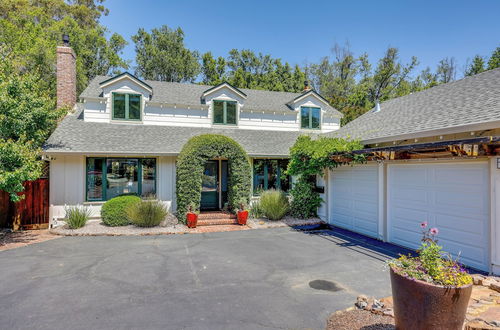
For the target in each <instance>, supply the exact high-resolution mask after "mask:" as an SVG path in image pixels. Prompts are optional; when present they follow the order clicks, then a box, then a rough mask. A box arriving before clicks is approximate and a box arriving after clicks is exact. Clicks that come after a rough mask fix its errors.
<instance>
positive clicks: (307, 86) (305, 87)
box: [304, 80, 311, 92]
mask: <svg viewBox="0 0 500 330" xmlns="http://www.w3.org/2000/svg"><path fill="white" fill-rule="evenodd" d="M310 90H311V86H309V80H305V81H304V92H307V91H310Z"/></svg>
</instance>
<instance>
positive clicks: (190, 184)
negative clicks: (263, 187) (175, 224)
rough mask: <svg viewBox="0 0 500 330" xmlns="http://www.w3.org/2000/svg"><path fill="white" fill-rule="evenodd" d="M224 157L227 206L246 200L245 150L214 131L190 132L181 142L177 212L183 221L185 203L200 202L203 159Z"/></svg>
mask: <svg viewBox="0 0 500 330" xmlns="http://www.w3.org/2000/svg"><path fill="white" fill-rule="evenodd" d="M215 158H226V159H227V160H228V169H229V177H228V202H229V206H230V207H231V208H235V207H237V206H238V204H240V203H245V204H248V201H249V198H250V194H251V188H252V187H251V185H252V181H251V180H252V168H251V166H250V160H249V158H248V155H247V153H246V152H245V150H244V149H243V148H242V147H241V146H240V145H239V144H238V143H237V142H236V141H234V140H233V139H231V138H229V137H227V136H224V135H217V134H203V135H198V136H194V137H192V138H191V139H189V141H188V142H187V143H186V144H185V145H184V147H183V148H182V150H181V153H180V154H179V157H178V158H177V171H176V179H177V181H176V195H177V214H178V218H179V220H180V221H184V219H185V214H186V212H187V210H188V208H189V205H191V204H195V205H196V206H197V207H199V206H200V201H201V188H202V175H203V169H204V167H205V163H206V161H207V160H210V159H215Z"/></svg>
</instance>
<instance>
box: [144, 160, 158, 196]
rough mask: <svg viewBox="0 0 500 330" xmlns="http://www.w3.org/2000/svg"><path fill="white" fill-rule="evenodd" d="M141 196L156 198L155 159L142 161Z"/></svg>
mask: <svg viewBox="0 0 500 330" xmlns="http://www.w3.org/2000/svg"><path fill="white" fill-rule="evenodd" d="M142 196H143V197H153V196H156V159H154V158H152V159H143V160H142Z"/></svg>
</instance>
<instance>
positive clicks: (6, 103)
mask: <svg viewBox="0 0 500 330" xmlns="http://www.w3.org/2000/svg"><path fill="white" fill-rule="evenodd" d="M0 55H1V56H0V190H3V191H6V192H8V193H9V194H10V197H11V199H12V200H13V201H18V200H19V199H20V198H22V197H20V196H18V194H17V193H19V192H22V191H23V182H24V181H27V180H34V179H37V178H38V177H39V175H40V174H41V162H40V161H39V160H40V158H39V148H40V147H41V146H42V144H43V143H44V141H45V140H46V139H47V138H48V136H49V134H50V133H51V132H52V130H53V129H54V128H55V126H56V124H57V120H58V119H59V118H60V117H61V115H62V113H63V112H64V110H65V109H59V110H55V109H54V108H55V100H54V98H52V97H50V91H48V90H43V89H41V88H39V81H40V76H39V75H37V74H36V73H34V72H26V73H23V74H20V73H19V72H18V71H17V68H15V67H14V66H13V54H12V53H10V52H9V51H8V50H6V49H5V47H0Z"/></svg>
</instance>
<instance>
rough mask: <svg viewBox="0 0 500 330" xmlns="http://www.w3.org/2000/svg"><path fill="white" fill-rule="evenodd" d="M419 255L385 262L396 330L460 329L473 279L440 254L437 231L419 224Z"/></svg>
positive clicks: (452, 261)
mask: <svg viewBox="0 0 500 330" xmlns="http://www.w3.org/2000/svg"><path fill="white" fill-rule="evenodd" d="M420 226H421V228H422V234H423V237H422V244H421V247H420V248H419V249H418V250H417V253H418V256H416V257H412V256H404V255H401V256H400V257H399V258H398V259H392V260H390V261H388V264H389V267H390V272H391V286H392V297H393V301H394V318H395V322H396V328H397V329H415V330H417V329H450V330H452V329H457V330H458V329H462V325H463V322H464V319H465V313H466V311H467V305H468V303H469V299H470V295H471V293H472V277H471V276H470V275H469V274H468V273H467V271H466V270H465V269H464V268H463V267H462V265H461V264H460V263H459V262H458V261H457V260H454V259H452V257H451V256H450V255H444V254H443V253H442V252H441V249H442V247H441V246H440V245H438V244H437V243H438V241H437V239H436V236H437V234H438V229H437V228H429V229H427V222H423V223H421V224H420Z"/></svg>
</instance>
